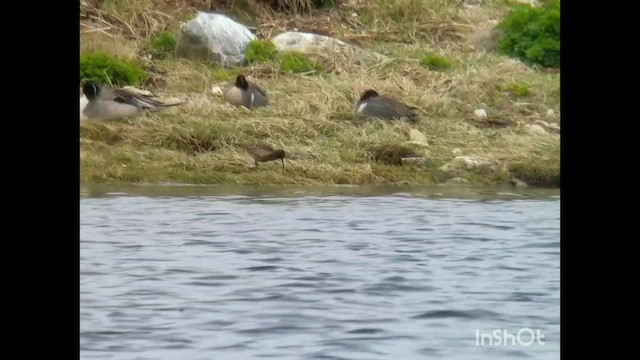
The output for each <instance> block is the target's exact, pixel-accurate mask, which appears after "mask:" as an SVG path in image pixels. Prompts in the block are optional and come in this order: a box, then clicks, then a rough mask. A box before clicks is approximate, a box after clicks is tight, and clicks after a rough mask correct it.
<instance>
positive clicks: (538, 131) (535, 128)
mask: <svg viewBox="0 0 640 360" xmlns="http://www.w3.org/2000/svg"><path fill="white" fill-rule="evenodd" d="M527 130H528V131H529V132H530V133H532V134H534V135H549V133H548V132H547V130H545V129H544V128H543V127H542V126H540V125H538V124H533V125H527Z"/></svg>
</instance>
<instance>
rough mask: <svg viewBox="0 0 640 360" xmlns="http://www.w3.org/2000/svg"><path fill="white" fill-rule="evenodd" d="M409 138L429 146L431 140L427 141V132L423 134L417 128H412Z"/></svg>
mask: <svg viewBox="0 0 640 360" xmlns="http://www.w3.org/2000/svg"><path fill="white" fill-rule="evenodd" d="M409 140H411V141H415V142H418V143H423V144H426V145H427V146H429V142H428V141H427V137H426V136H425V134H423V133H422V132H420V130H417V129H411V130H410V131H409Z"/></svg>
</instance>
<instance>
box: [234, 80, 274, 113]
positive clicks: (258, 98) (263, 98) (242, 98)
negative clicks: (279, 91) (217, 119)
mask: <svg viewBox="0 0 640 360" xmlns="http://www.w3.org/2000/svg"><path fill="white" fill-rule="evenodd" d="M223 98H224V100H225V101H226V102H228V103H229V104H231V105H234V106H237V107H239V106H244V107H246V108H247V109H253V108H256V107H262V106H267V105H269V96H268V95H267V93H266V91H264V90H263V89H261V88H260V87H258V86H257V85H256V84H253V83H250V82H249V81H247V79H246V78H245V76H244V75H238V76H237V77H236V82H235V83H233V84H231V85H230V86H228V87H227V88H226V89H225V91H224V92H223Z"/></svg>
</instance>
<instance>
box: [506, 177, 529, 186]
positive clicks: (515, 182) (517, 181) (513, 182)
mask: <svg viewBox="0 0 640 360" xmlns="http://www.w3.org/2000/svg"><path fill="white" fill-rule="evenodd" d="M509 183H511V185H512V186H513V187H515V188H526V187H529V185H527V183H526V182H524V181H522V180H520V179H518V178H513V179H511V181H509Z"/></svg>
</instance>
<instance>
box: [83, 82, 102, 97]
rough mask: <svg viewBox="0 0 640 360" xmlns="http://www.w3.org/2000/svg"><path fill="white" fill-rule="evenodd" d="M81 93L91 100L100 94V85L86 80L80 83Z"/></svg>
mask: <svg viewBox="0 0 640 360" xmlns="http://www.w3.org/2000/svg"><path fill="white" fill-rule="evenodd" d="M82 93H83V94H84V96H86V97H87V99H89V101H91V100H93V99H95V98H96V97H97V96H98V95H99V94H100V86H98V85H96V84H95V83H93V82H91V81H87V82H86V83H84V85H82Z"/></svg>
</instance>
